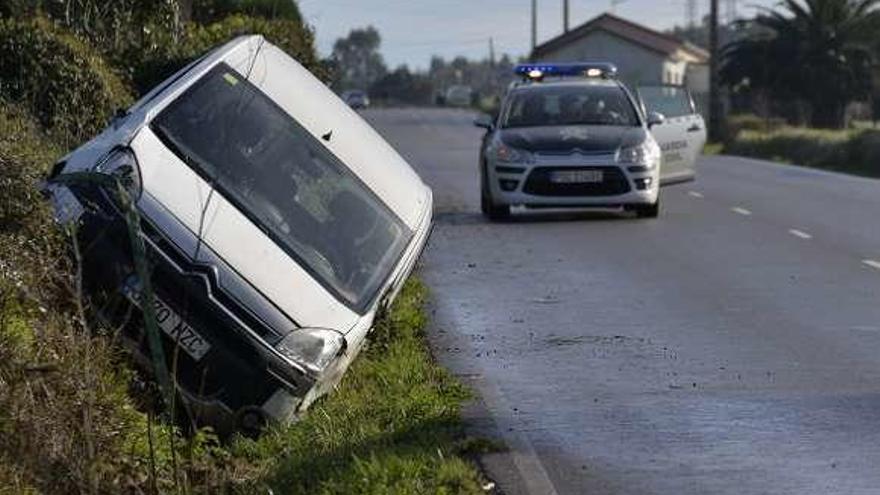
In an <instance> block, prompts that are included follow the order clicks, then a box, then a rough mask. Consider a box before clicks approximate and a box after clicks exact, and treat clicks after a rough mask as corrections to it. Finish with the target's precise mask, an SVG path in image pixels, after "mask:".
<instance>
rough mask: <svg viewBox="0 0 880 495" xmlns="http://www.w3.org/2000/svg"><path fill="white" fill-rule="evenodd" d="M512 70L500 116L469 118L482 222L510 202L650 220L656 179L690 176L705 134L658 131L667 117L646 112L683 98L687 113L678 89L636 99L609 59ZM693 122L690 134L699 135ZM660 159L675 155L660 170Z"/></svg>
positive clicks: (503, 213)
mask: <svg viewBox="0 0 880 495" xmlns="http://www.w3.org/2000/svg"><path fill="white" fill-rule="evenodd" d="M515 71H516V74H517V75H518V76H520V77H521V78H522V81H521V82H516V83H513V84H512V86H511V88H510V89H509V90H508V92H507V94H506V96H505V98H504V101H503V102H502V105H501V110H500V113H499V115H498V117H497V118H496V119H492V118H490V117H488V116H486V115H484V116H480V117H478V118H477V120H476V121H475V122H474V123H475V125H477V126H479V127H483V128H485V129H486V130H487V133H486V135H485V137H484V139H483V145H482V148H481V153H480V203H481V209H482V211H483V213H484V214H485V215H487V216H488V217H489V218H490V219H501V218H504V217H507V216H508V215H509V214H510V208H511V206H525V207H529V208H555V207H613V208H622V209H624V210H627V211H633V212H635V213H636V215H637V216H639V217H650V218H653V217H657V216H658V214H659V211H660V189H659V186H660V184H661V182H669V183H671V182H674V181H682V180H688V179H691V178H693V162H694V161H695V160H696V157H697V154H698V153H699V150H700V149H702V146H703V143H704V142H705V131H702V136H700V135H698V133H694V132H691V133H690V134H688V133H687V132H685V131H681V132H679V130H678V128H677V127H676V128H675V129H667V130H663V131H662V132H661V128H663V127H664V126H666V125H667V119H666V117H665V116H664V115H663V114H662V113H660V112H658V111H655V110H652V108H653V106H654V105H653V103H657V102H660V103H665V105H666V107H668V108H672V107H673V104H672V103H670V100H672V101H673V102H674V101H676V99H678V100H681V99H682V96H685V97H686V99H687V101H686V102H683V101H680V102H679V103H680V104H681V105H682V106H687V107H688V108H689V109H690V110H691V112H690V113H691V114H694V115H695V114H696V112H693V103H692V101H691V100H690V96H689V95H687V93H686V92H685V91H683V90H681V91H678V88H671V87H670V88H667V87H654V88H645V89H644V90H645V92H646V94H647V96H648V98H638V97H636V96H634V95H633V94H632V93H631V92H630V91H629V90H628V89H627V88H626V86H625V85H624V84H623V83H622V82H620V81H619V80H617V79H616V77H615V76H616V73H617V69H616V67H615V66H614V65H613V64H608V63H578V64H538V65H519V66H517V67H516V69H515ZM640 89H641V88H640ZM646 101H649V102H651V103H649V104H647V105H646V103H645V102H646ZM685 103H686V105H685ZM696 118H697V119H699V121H698V122H694V123H693V126H690V127H689V129H691V131H693V130H694V128H695V127H699V130H702V127H703V126H702V118H701V117H699V115H696ZM682 143H684V144H682ZM667 156H670V157H678V158H677V159H675V160H672V161H670V163H669V165H667V162H666V160H667ZM673 162H674V163H673ZM667 166H668V169H667ZM667 170H668V173H667Z"/></svg>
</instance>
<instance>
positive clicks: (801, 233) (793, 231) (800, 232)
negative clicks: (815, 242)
mask: <svg viewBox="0 0 880 495" xmlns="http://www.w3.org/2000/svg"><path fill="white" fill-rule="evenodd" d="M788 233H789V234H791V235H793V236H795V237H800V238H801V239H812V238H813V236H811V235H810V234H808V233H806V232H804V231H803V230H798V229H791V230H789V231H788Z"/></svg>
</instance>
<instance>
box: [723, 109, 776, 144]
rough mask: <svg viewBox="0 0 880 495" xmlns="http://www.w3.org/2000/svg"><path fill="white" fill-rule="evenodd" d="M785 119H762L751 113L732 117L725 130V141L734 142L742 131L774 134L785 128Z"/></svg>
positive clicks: (729, 118) (728, 120)
mask: <svg viewBox="0 0 880 495" xmlns="http://www.w3.org/2000/svg"><path fill="white" fill-rule="evenodd" d="M785 125H786V123H785V119H782V118H779V117H766V118H765V117H760V116H758V115H755V114H751V113H743V114H738V115H731V116H730V117H728V119H727V122H726V128H725V133H726V137H725V141H733V140H734V139H736V137H737V136H738V135H739V133H740V132H742V131H756V132H772V131H775V130H778V129H781V128H783V127H785Z"/></svg>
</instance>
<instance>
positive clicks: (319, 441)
mask: <svg viewBox="0 0 880 495" xmlns="http://www.w3.org/2000/svg"><path fill="white" fill-rule="evenodd" d="M425 297H426V289H425V287H424V286H423V285H422V284H421V283H420V282H418V281H415V280H411V281H410V282H409V283H408V284H407V285H406V286H405V287H404V290H403V291H402V293H401V294H400V296H399V297H398V299H397V302H396V303H395V306H394V309H393V310H392V311H391V312H390V313H389V314H388V315H387V317H386V318H385V319H384V320H383V321H381V322H379V324H378V325H377V327H376V329H375V333H374V334H373V335H372V337H371V339H370V342H369V344H368V347H367V348H366V350H365V351H364V352H363V353H362V355H361V356H360V357H358V359H357V360H356V361H355V362H354V364H353V366H352V369H351V370H350V372H349V374H347V375H346V377H345V379H344V380H343V381H342V383H341V385H340V387H339V388H338V390H336V391H335V392H334V393H333V394H332V395H331V396H329V397H328V398H327V399H326V400H324V401H323V402H321V403H319V404H316V405H315V406H313V407H312V409H311V410H310V412H309V414H308V416H307V417H306V418H305V419H304V420H303V421H301V422H300V423H298V424H297V425H294V426H293V427H290V428H281V429H276V430H273V431H271V432H270V433H269V434H267V435H265V436H264V437H262V438H261V439H260V440H258V441H256V442H252V441H240V442H239V443H237V444H236V445H235V447H234V449H233V452H235V454H236V455H238V456H241V457H243V458H246V459H249V460H251V461H252V462H254V463H256V464H257V465H259V466H260V467H261V469H262V471H263V472H264V473H265V475H266V477H265V479H264V480H262V481H261V483H265V484H267V485H269V487H271V488H272V489H273V490H274V492H275V493H320V494H348V493H375V494H388V493H391V494H393V493H400V494H410V493H412V494H415V493H436V494H458V493H462V494H467V493H481V492H482V490H481V487H480V483H479V481H480V480H479V477H478V475H477V473H476V471H475V469H474V466H473V465H472V464H471V463H469V462H467V461H465V460H464V459H463V456H466V455H467V454H468V453H469V449H470V447H469V446H470V445H471V442H468V441H467V440H466V439H465V437H464V436H463V430H462V423H461V419H460V416H459V413H460V407H461V405H462V403H463V402H464V401H465V400H466V399H467V398H468V395H469V394H468V391H467V390H466V389H465V388H464V387H463V386H462V385H461V384H460V383H459V382H458V381H456V380H455V379H454V378H453V377H451V376H450V375H449V374H448V373H447V372H446V371H445V370H443V369H442V368H441V367H439V366H438V365H437V364H436V363H434V361H433V359H432V358H431V356H430V354H429V351H428V348H427V346H426V343H425V338H424V329H425V324H426V323H427V316H426V314H425V312H424V303H425Z"/></svg>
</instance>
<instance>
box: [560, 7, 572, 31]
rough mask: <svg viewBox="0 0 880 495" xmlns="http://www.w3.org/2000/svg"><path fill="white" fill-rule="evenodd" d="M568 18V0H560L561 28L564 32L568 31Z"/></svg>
mask: <svg viewBox="0 0 880 495" xmlns="http://www.w3.org/2000/svg"><path fill="white" fill-rule="evenodd" d="M570 20H571V18H570V17H569V10H568V0H562V30H563V31H564V32H566V33H567V32H568V28H569V21H570Z"/></svg>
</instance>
